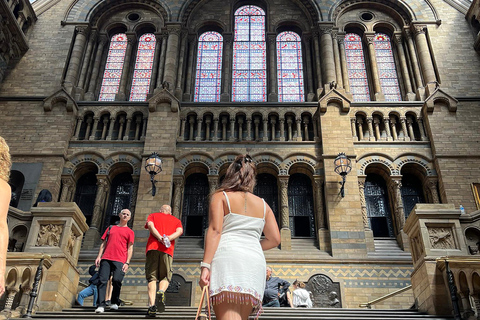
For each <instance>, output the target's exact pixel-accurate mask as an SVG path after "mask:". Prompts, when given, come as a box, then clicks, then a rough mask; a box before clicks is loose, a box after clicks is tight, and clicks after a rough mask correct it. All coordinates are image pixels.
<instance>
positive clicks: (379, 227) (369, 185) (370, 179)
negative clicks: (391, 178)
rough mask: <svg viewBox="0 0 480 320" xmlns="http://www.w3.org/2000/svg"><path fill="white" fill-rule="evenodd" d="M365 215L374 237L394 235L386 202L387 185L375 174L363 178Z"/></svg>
mask: <svg viewBox="0 0 480 320" xmlns="http://www.w3.org/2000/svg"><path fill="white" fill-rule="evenodd" d="M365 200H366V202H367V216H368V220H369V222H370V228H371V229H372V231H373V236H374V237H394V232H393V221H392V214H391V213H390V206H389V204H388V193H387V185H386V183H385V181H384V180H383V179H382V177H380V176H379V175H377V174H369V175H367V179H366V180H365Z"/></svg>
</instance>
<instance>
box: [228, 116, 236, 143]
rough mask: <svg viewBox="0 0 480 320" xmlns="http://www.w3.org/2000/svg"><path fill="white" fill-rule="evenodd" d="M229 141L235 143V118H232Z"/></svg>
mask: <svg viewBox="0 0 480 320" xmlns="http://www.w3.org/2000/svg"><path fill="white" fill-rule="evenodd" d="M228 141H235V118H234V117H232V118H230V136H229V137H228Z"/></svg>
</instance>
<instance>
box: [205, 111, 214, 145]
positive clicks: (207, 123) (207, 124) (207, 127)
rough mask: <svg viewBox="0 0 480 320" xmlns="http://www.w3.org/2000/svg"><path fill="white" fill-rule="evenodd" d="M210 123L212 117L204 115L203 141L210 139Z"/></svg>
mask: <svg viewBox="0 0 480 320" xmlns="http://www.w3.org/2000/svg"><path fill="white" fill-rule="evenodd" d="M211 124H212V117H211V116H206V117H205V141H210V125H211Z"/></svg>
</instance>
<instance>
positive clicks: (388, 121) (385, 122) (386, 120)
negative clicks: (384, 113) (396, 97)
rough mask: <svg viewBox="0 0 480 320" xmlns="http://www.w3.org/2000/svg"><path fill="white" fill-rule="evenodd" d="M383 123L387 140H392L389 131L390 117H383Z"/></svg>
mask: <svg viewBox="0 0 480 320" xmlns="http://www.w3.org/2000/svg"><path fill="white" fill-rule="evenodd" d="M383 125H384V126H385V131H386V132H387V141H392V139H393V138H392V133H391V132H390V119H389V118H388V117H384V118H383Z"/></svg>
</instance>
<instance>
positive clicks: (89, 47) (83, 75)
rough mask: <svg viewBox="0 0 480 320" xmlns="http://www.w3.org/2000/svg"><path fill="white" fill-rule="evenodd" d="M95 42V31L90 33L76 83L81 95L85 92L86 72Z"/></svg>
mask: <svg viewBox="0 0 480 320" xmlns="http://www.w3.org/2000/svg"><path fill="white" fill-rule="evenodd" d="M96 42H97V31H92V32H90V39H89V40H88V44H87V50H86V51H85V58H84V59H83V65H82V71H81V73H80V79H79V81H78V91H79V92H80V91H81V93H82V95H83V92H84V91H85V88H84V86H85V81H86V77H87V70H88V67H89V65H90V58H91V57H92V50H93V46H94V45H95V43H96Z"/></svg>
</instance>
